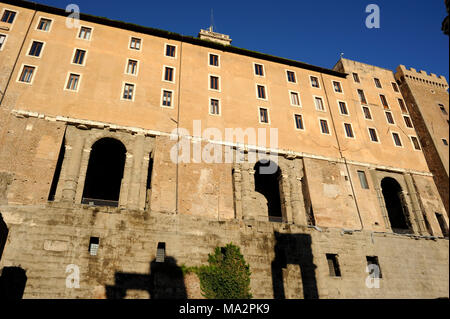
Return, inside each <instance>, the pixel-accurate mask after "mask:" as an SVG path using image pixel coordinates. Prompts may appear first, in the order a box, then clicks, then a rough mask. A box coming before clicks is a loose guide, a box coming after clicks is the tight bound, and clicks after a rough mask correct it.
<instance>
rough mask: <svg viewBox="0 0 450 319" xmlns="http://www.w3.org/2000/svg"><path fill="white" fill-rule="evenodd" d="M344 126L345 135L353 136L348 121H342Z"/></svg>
mask: <svg viewBox="0 0 450 319" xmlns="http://www.w3.org/2000/svg"><path fill="white" fill-rule="evenodd" d="M344 127H345V135H346V136H347V137H350V138H354V137H355V135H354V134H353V128H352V125H351V124H350V123H344Z"/></svg>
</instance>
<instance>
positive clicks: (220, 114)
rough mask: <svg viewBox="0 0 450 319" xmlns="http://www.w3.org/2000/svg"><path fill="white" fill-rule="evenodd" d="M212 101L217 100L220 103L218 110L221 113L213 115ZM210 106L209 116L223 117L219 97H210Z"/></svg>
mask: <svg viewBox="0 0 450 319" xmlns="http://www.w3.org/2000/svg"><path fill="white" fill-rule="evenodd" d="M212 100H216V101H218V102H219V105H218V108H219V113H217V114H216V113H211V102H212ZM208 101H209V104H208V114H209V115H213V116H222V102H221V100H220V99H219V98H218V97H209V99H208Z"/></svg>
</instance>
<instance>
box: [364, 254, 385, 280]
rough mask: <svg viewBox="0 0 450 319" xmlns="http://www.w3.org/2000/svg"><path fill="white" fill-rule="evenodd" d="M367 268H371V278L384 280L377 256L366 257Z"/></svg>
mask: <svg viewBox="0 0 450 319" xmlns="http://www.w3.org/2000/svg"><path fill="white" fill-rule="evenodd" d="M366 260H367V266H368V267H369V276H371V277H372V278H379V279H381V278H383V277H382V275H381V268H380V264H379V262H378V257H377V256H366Z"/></svg>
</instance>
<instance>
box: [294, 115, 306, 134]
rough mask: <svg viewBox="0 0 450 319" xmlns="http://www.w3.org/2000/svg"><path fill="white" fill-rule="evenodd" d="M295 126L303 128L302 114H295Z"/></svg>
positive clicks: (299, 128)
mask: <svg viewBox="0 0 450 319" xmlns="http://www.w3.org/2000/svg"><path fill="white" fill-rule="evenodd" d="M295 127H296V128H297V129H298V130H303V129H304V127H303V118H302V116H301V115H300V114H295Z"/></svg>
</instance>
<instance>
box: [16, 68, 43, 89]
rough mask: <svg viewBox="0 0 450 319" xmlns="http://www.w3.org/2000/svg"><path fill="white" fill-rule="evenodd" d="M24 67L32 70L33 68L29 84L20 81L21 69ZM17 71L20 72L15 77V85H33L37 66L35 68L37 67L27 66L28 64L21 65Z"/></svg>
mask: <svg viewBox="0 0 450 319" xmlns="http://www.w3.org/2000/svg"><path fill="white" fill-rule="evenodd" d="M25 67H32V68H34V71H33V74H32V75H31V80H30V82H23V81H20V77H21V76H22V73H23V69H24V68H25ZM19 70H20V71H19V73H18V75H17V79H16V82H17V83H22V84H27V85H33V83H34V79H35V78H36V73H37V70H38V66H37V65H32V64H28V63H22V65H21V66H20V69H19Z"/></svg>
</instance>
